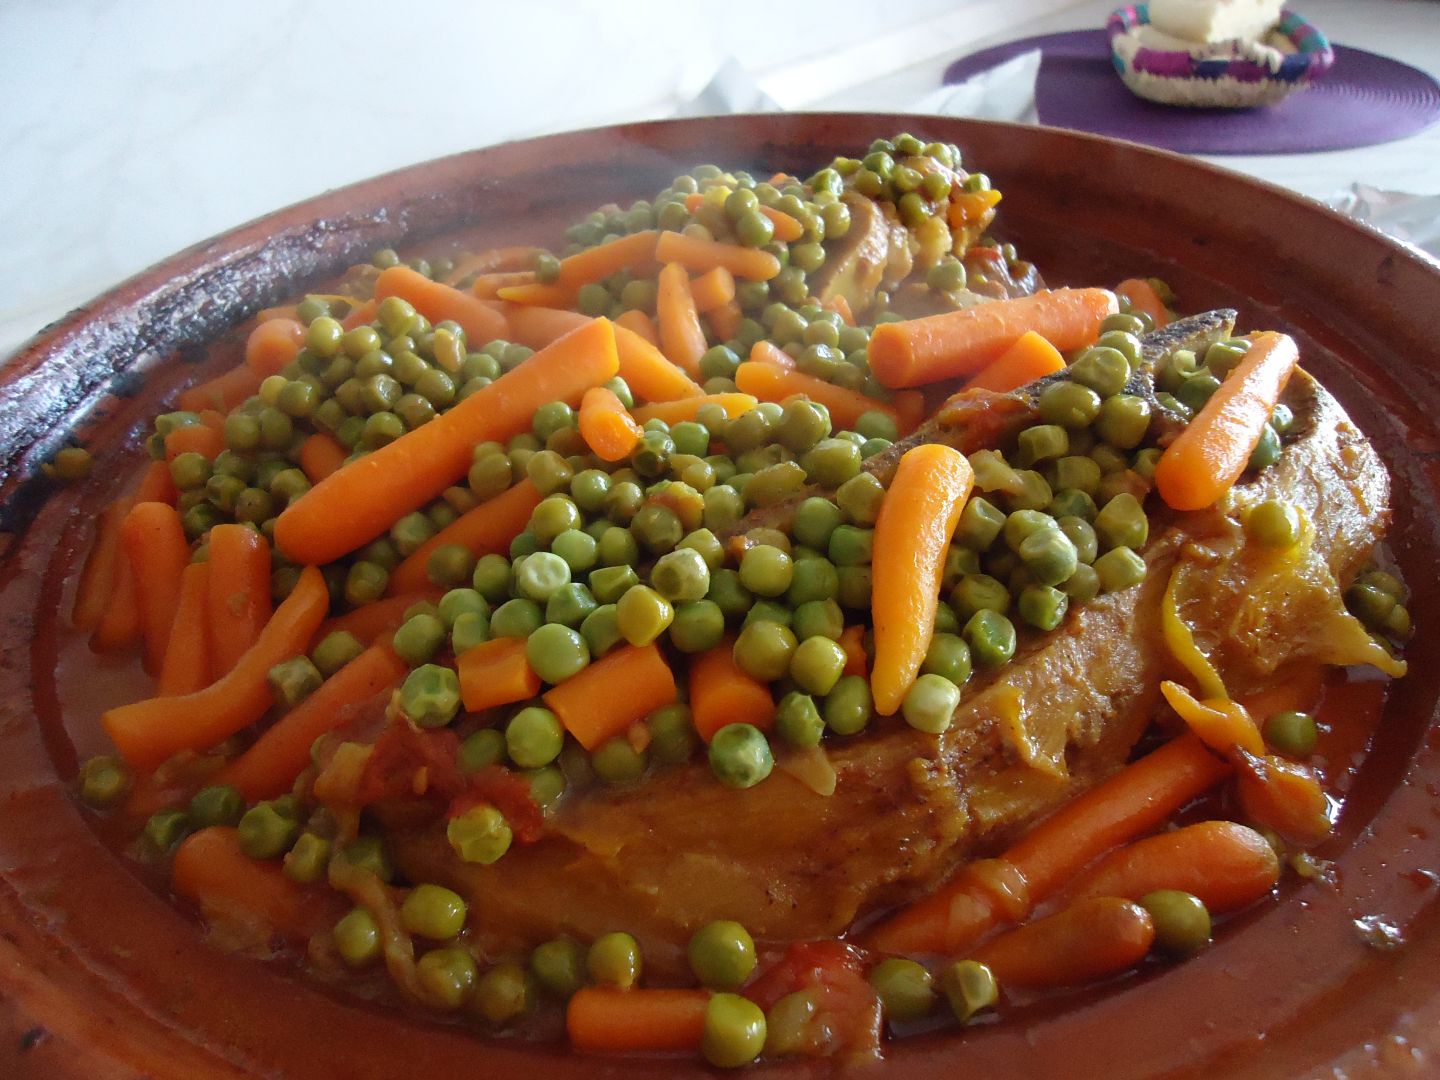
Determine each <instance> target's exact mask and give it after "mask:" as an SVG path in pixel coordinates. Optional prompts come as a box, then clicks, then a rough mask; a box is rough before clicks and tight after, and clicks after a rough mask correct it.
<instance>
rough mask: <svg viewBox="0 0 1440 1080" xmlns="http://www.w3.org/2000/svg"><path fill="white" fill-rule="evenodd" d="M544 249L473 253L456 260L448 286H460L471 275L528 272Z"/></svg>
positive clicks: (519, 248)
mask: <svg viewBox="0 0 1440 1080" xmlns="http://www.w3.org/2000/svg"><path fill="white" fill-rule="evenodd" d="M543 250H544V249H543V248H537V247H520V246H517V247H500V248H487V249H486V250H484V251H475V252H471V253H470V254H468V255H462V256H460V258H458V259H456V260H455V265H454V266H453V267H452V268H451V269H450V273H448V274H446V275H445V277H444V281H445V284H446V285H458V284H459V283H460V282H462V281H464V280H465V279H466V278H467V277H469V276H470V275H471V274H492V273H503V272H506V271H518V270H526V269H528V268H529V267H531V266H534V265H535V256H537V255H539V254H540V253H541V252H542V251H543Z"/></svg>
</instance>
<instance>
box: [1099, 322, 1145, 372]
mask: <svg viewBox="0 0 1440 1080" xmlns="http://www.w3.org/2000/svg"><path fill="white" fill-rule="evenodd" d="M1095 344H1096V345H1098V346H1101V347H1103V348H1107V349H1114V350H1115V351H1116V352H1118V353H1120V355H1122V356H1123V357H1125V359H1126V360H1127V361H1129V363H1130V366H1131V367H1134V366H1135V365H1136V364H1138V363H1139V362H1140V356H1141V346H1140V339H1139V338H1138V337H1136V336H1135V335H1134V334H1131V333H1128V332H1126V331H1124V330H1107V331H1105V332H1104V333H1103V334H1101V335H1100V337H1099V339H1098V340H1097V341H1096V342H1095Z"/></svg>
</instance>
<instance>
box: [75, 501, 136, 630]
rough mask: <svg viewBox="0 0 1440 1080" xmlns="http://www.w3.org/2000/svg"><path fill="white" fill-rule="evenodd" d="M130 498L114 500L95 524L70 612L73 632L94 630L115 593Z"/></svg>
mask: <svg viewBox="0 0 1440 1080" xmlns="http://www.w3.org/2000/svg"><path fill="white" fill-rule="evenodd" d="M130 505H131V504H130V500H129V499H116V500H115V501H114V502H112V503H111V504H110V505H109V506H107V507H105V509H104V510H102V511H100V518H99V520H98V521H97V522H96V523H95V539H94V540H93V541H91V543H90V553H89V554H88V555H87V556H86V557H85V568H84V569H83V570H81V571H80V582H79V585H78V586H77V588H76V589H75V606H74V608H72V609H71V612H70V625H71V626H73V627H75V629H76V630H94V629H95V627H96V626H98V625H99V624H100V619H101V616H103V615H104V614H105V609H106V607H107V605H108V604H109V601H110V597H111V595H112V594H113V593H114V591H115V577H116V569H117V567H118V566H119V564H120V561H121V551H122V549H121V547H120V524H121V522H123V521H124V520H125V515H126V514H128V513H129V512H130Z"/></svg>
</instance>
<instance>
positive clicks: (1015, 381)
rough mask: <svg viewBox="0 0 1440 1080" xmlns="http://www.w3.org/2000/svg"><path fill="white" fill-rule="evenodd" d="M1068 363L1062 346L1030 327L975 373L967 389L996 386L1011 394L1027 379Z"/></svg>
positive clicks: (1058, 369)
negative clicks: (1012, 343) (1057, 346)
mask: <svg viewBox="0 0 1440 1080" xmlns="http://www.w3.org/2000/svg"><path fill="white" fill-rule="evenodd" d="M1064 367H1065V358H1064V357H1063V356H1061V355H1060V350H1059V349H1057V348H1055V346H1054V345H1051V344H1050V342H1048V341H1046V340H1045V339H1044V338H1043V337H1041V336H1040V335H1039V334H1037V333H1036V332H1035V331H1034V330H1026V331H1025V333H1023V334H1021V335H1020V338H1019V340H1017V341H1016V342H1015V344H1014V345H1011V346H1010V348H1008V349H1006V350H1005V351H1004V352H1003V353H1001V354H1000V356H999V358H998V359H996V360H994V361H993V362H992V363H990V364H988V365H987V366H986V367H984V368H983V369H981V371H980V372H979V373H978V374H976V375H973V376H971V378H970V381H969V382H967V383H966V384H965V389H966V390H976V389H979V390H994V391H995V392H996V393H997V394H1008V393H1009V392H1010V391H1011V390H1018V389H1020V387H1022V386H1024V385H1025V384H1026V383H1031V382H1034V381H1035V380H1036V379H1042V378H1044V377H1045V376H1046V375H1049V374H1051V373H1052V372H1056V371H1061V370H1063V369H1064Z"/></svg>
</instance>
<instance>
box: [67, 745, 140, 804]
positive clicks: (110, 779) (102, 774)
mask: <svg viewBox="0 0 1440 1080" xmlns="http://www.w3.org/2000/svg"><path fill="white" fill-rule="evenodd" d="M79 784H80V797H81V798H82V799H84V800H85V802H86V803H87V804H88V805H90V806H93V807H95V808H96V809H98V810H103V809H106V808H108V807H111V806H114V805H116V804H117V803H118V802H120V800H121V799H123V798H124V797H125V795H126V794H127V793H128V792H129V790H130V784H131V777H130V770H129V769H128V768H126V766H125V763H124V762H123V761H121V760H120V759H119V758H116V757H109V756H97V757H92V758H89V759H87V760H86V762H85V764H83V765H82V766H80V776H79Z"/></svg>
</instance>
